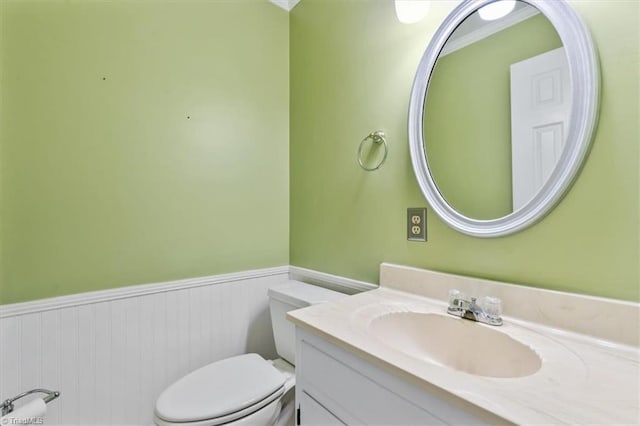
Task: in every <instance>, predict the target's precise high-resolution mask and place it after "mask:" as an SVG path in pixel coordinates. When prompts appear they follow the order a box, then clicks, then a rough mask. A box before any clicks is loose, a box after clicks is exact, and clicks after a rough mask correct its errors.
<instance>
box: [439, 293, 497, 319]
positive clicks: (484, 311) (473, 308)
mask: <svg viewBox="0 0 640 426" xmlns="http://www.w3.org/2000/svg"><path fill="white" fill-rule="evenodd" d="M447 313H448V314H451V315H455V316H457V317H460V318H466V319H469V320H472V321H477V322H481V323H483V324H489V325H502V318H501V317H500V315H501V314H502V301H501V300H500V299H498V298H497V297H490V296H486V297H484V298H483V299H482V303H481V304H478V303H477V299H476V298H475V297H472V298H471V300H466V299H465V298H464V295H463V294H462V292H460V291H458V290H449V307H448V308H447Z"/></svg>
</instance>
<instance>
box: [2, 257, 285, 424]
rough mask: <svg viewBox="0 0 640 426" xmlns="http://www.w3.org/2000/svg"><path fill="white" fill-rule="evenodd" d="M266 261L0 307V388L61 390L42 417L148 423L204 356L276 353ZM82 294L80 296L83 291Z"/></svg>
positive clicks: (273, 276) (281, 274)
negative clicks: (239, 269) (250, 267)
mask: <svg viewBox="0 0 640 426" xmlns="http://www.w3.org/2000/svg"><path fill="white" fill-rule="evenodd" d="M286 279H288V268H287V267H282V268H272V269H265V270H258V271H248V272H247V273H239V274H228V275H224V276H215V277H210V278H201V279H198V280H187V281H184V282H173V283H162V284H157V285H144V286H136V287H130V288H127V289H123V290H122V291H118V290H115V291H114V290H108V291H105V292H96V293H91V294H87V295H73V296H69V297H68V298H65V297H62V298H55V300H53V299H50V300H47V301H37V302H34V303H26V304H18V305H19V306H18V305H6V306H2V307H0V398H2V399H6V398H9V397H11V396H14V395H16V394H18V393H20V392H22V391H24V390H28V389H31V388H37V387H45V388H49V389H53V390H59V391H61V393H62V396H61V397H60V398H59V399H58V400H56V401H54V402H52V403H50V404H49V407H48V412H47V418H46V424H60V425H98V424H103V425H106V424H123V425H124V424H127V425H149V424H151V422H152V415H153V406H154V403H155V400H156V398H157V397H158V395H159V394H160V392H162V390H164V389H165V388H166V387H167V386H168V385H169V384H170V383H172V382H173V381H175V380H176V379H178V378H180V377H181V376H183V375H184V374H186V373H188V372H189V371H192V370H194V369H196V368H199V367H201V366H203V365H206V364H208V363H210V362H212V361H215V360H218V359H222V358H226V357H229V356H233V355H237V354H241V353H246V352H258V353H260V354H262V355H263V356H265V357H267V358H272V357H274V356H275V348H274V344H273V337H272V333H271V320H270V315H269V310H268V298H267V290H268V288H269V287H270V286H272V285H275V284H277V283H279V282H282V281H284V280H286ZM85 296H86V297H85Z"/></svg>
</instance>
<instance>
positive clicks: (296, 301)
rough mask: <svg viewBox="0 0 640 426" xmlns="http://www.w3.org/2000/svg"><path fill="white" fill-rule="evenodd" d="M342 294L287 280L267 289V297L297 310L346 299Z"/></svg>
mask: <svg viewBox="0 0 640 426" xmlns="http://www.w3.org/2000/svg"><path fill="white" fill-rule="evenodd" d="M346 296H347V295H346V294H344V293H340V292H337V291H333V290H329V289H327V288H324V287H319V286H317V285H312V284H307V283H303V282H300V281H295V280H288V281H285V282H284V283H282V284H278V285H275V286H273V287H271V288H270V289H269V297H270V298H272V299H276V300H280V301H282V302H285V303H288V304H290V305H293V306H296V307H298V308H304V307H305V306H310V305H315V304H317V303H324V302H329V301H331V300H335V299H340V298H343V297H346Z"/></svg>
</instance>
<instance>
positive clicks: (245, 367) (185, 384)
mask: <svg viewBox="0 0 640 426" xmlns="http://www.w3.org/2000/svg"><path fill="white" fill-rule="evenodd" d="M285 378H286V377H285V375H284V374H282V373H281V372H280V371H278V370H277V369H276V368H275V367H274V366H273V365H272V364H271V363H270V362H268V361H266V360H265V359H264V358H262V357H261V356H259V355H257V354H245V355H239V356H236V357H232V358H227V359H223V360H221V361H217V362H214V363H212V364H209V365H207V366H204V367H202V368H200V369H198V370H195V371H193V372H191V373H189V374H188V375H186V376H184V377H183V378H181V379H180V380H178V381H176V382H175V383H174V384H172V385H171V386H169V387H168V388H167V389H166V390H165V391H164V392H163V393H162V394H161V395H160V397H159V398H158V402H157V403H156V409H155V417H156V423H157V424H160V425H163V424H164V425H173V424H182V425H196V424H198V425H204V424H206V425H218V424H223V423H229V422H234V421H238V420H241V419H243V418H245V417H247V416H252V415H254V414H255V415H260V416H267V417H269V416H271V415H274V414H275V415H276V416H277V414H278V413H279V411H280V397H281V396H282V394H283V393H284V391H285V386H284V384H285ZM258 412H261V413H258Z"/></svg>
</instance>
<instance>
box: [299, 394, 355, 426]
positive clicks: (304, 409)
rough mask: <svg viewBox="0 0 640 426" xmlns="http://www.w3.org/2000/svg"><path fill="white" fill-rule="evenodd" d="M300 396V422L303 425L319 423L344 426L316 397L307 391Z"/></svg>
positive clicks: (320, 425)
mask: <svg viewBox="0 0 640 426" xmlns="http://www.w3.org/2000/svg"><path fill="white" fill-rule="evenodd" d="M300 395H301V397H300V402H299V404H300V406H299V407H298V409H299V410H300V413H301V414H300V417H299V419H300V424H301V425H305V426H306V425H310V426H313V425H318V426H334V425H335V426H342V425H344V423H342V422H341V421H340V420H339V419H338V418H337V417H336V416H334V415H333V414H332V413H331V412H330V411H329V410H327V409H326V408H324V407H323V406H322V405H320V404H319V403H318V401H316V400H315V399H313V398H312V397H310V396H309V394H307V393H306V392H304V391H303V392H302V393H301V394H300Z"/></svg>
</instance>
